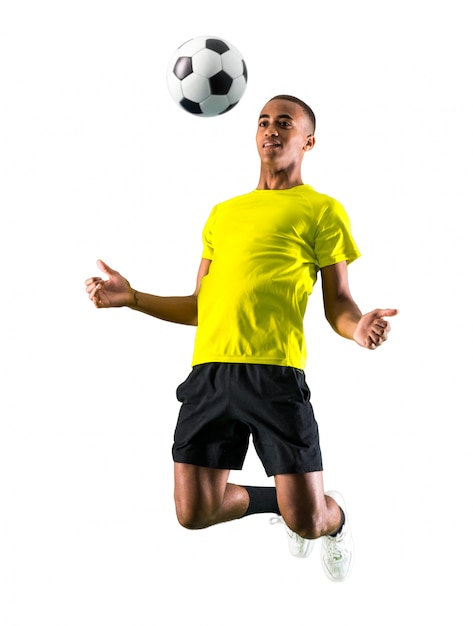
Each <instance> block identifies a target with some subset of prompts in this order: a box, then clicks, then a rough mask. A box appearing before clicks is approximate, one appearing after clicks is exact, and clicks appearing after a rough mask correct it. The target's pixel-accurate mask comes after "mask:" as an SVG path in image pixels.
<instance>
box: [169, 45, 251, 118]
mask: <svg viewBox="0 0 473 626" xmlns="http://www.w3.org/2000/svg"><path fill="white" fill-rule="evenodd" d="M247 80H248V71H247V68H246V63H245V61H244V59H243V57H242V55H241V53H240V52H239V50H237V48H235V46H233V45H232V44H231V43H229V42H228V41H225V40H224V39H220V38H219V37H195V38H194V39H190V40H189V41H186V42H185V43H183V44H182V45H181V46H179V48H178V49H177V50H176V51H175V52H174V54H173V56H172V57H171V60H170V61H169V65H168V70H167V85H168V89H169V93H170V94H171V97H172V98H173V100H174V101H175V102H177V104H179V105H180V106H181V107H182V108H183V109H185V110H186V111H187V112H188V113H192V114H194V115H198V116H201V117H214V116H216V115H221V114H222V113H226V112H227V111H230V109H232V108H233V107H234V106H235V105H236V104H238V102H239V101H240V100H241V98H242V96H243V93H244V92H245V89H246V84H247Z"/></svg>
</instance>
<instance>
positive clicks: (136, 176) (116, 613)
mask: <svg viewBox="0 0 473 626" xmlns="http://www.w3.org/2000/svg"><path fill="white" fill-rule="evenodd" d="M202 34H210V35H216V36H220V37H223V38H225V39H228V40H229V41H231V42H232V43H234V44H235V45H236V46H237V47H238V48H239V49H240V50H241V52H242V53H243V54H244V56H245V59H246V61H247V65H248V71H249V83H248V88H247V91H246V93H245V95H244V97H243V99H242V101H241V102H240V104H239V105H238V106H237V107H236V108H235V109H234V110H233V111H231V112H230V113H228V114H226V115H224V116H222V117H219V118H215V119H198V118H194V117H192V116H191V115H189V114H187V113H185V112H184V111H182V110H180V109H179V108H178V107H177V105H176V104H175V103H174V102H173V101H172V100H171V99H170V97H169V96H168V93H167V88H166V83H165V71H166V66H167V62H168V59H169V57H170V56H171V54H172V52H173V51H174V49H175V48H176V47H177V46H178V45H180V44H181V43H182V42H184V41H185V40H187V39H189V38H191V37H194V36H197V35H202ZM472 53H473V49H472V44H471V33H470V28H469V21H468V19H467V13H466V3H463V2H461V1H455V0H450V1H449V2H441V1H432V2H427V1H425V2H424V1H421V0H410V1H409V2H407V1H404V0H400V1H399V2H397V3H395V4H393V3H391V2H390V3H388V2H385V1H383V0H377V1H375V0H371V1H370V0H360V1H359V2H350V1H349V0H343V1H342V0H340V1H337V0H331V1H328V0H324V1H318V0H315V1H314V2H310V3H308V2H301V1H300V0H295V1H294V2H292V3H289V4H288V3H283V2H280V1H279V0H276V1H275V2H272V3H261V5H258V4H257V5H253V6H251V7H250V8H249V10H248V9H247V8H244V7H242V6H241V5H239V4H235V3H234V4H222V3H218V2H212V1H210V0H201V2H196V3H194V2H192V3H191V2H183V3H174V4H172V5H171V6H164V5H162V4H160V5H158V3H157V2H152V1H150V0H133V2H131V1H125V0H123V1H117V0H115V1H114V2H112V1H111V0H93V1H91V0H82V1H81V2H68V1H62V2H61V1H59V0H57V1H56V2H54V1H53V0H44V1H43V2H33V1H32V0H30V1H27V0H17V1H16V2H10V3H7V2H2V5H1V12H0V91H1V97H0V177H1V181H0V210H1V218H0V219H1V227H0V238H1V239H0V261H1V265H0V268H1V277H2V278H1V309H0V315H1V322H2V323H1V329H2V338H1V352H0V354H1V396H0V397H1V407H0V408H1V425H0V623H1V624H2V626H32V625H37V624H48V626H53V625H55V624H57V625H61V626H76V625H80V626H83V625H85V624H87V626H99V625H100V626H108V625H110V626H112V625H113V626H121V625H126V626H132V625H133V626H134V625H137V624H139V625H140V626H148V625H152V624H166V623H172V624H177V625H178V626H181V625H184V624H189V623H190V624H196V625H197V626H201V625H202V626H203V625H204V624H205V625H206V626H220V625H221V624H225V625H227V626H234V625H237V624H238V625H239V624H250V625H253V624H263V625H266V624H271V625H273V626H283V625H285V624H287V623H294V624H301V623H318V624H329V623H330V624H334V625H335V626H338V625H342V624H347V623H353V620H355V621H356V623H360V624H363V625H365V626H379V625H380V624H382V625H383V626H388V625H389V626H391V625H393V626H394V625H396V626H398V625H399V624H405V625H408V626H410V625H414V624H416V625H417V624H429V626H434V625H438V626H445V624H466V623H467V617H466V614H465V611H467V610H468V609H467V599H468V594H469V591H470V587H471V581H468V580H467V578H466V576H467V575H466V574H465V573H464V567H463V566H464V564H465V563H466V566H467V570H468V563H469V562H470V561H471V557H472V555H471V546H470V544H471V542H470V541H469V535H468V522H469V521H470V519H471V514H472V505H471V497H470V492H471V486H470V479H471V475H472V463H471V459H470V458H469V457H470V434H469V432H470V431H469V428H468V426H469V421H470V419H471V416H472V402H471V366H470V353H471V333H470V331H469V323H470V319H469V318H470V308H471V296H470V289H469V281H470V274H469V260H470V259H469V256H470V255H469V250H468V248H467V243H468V241H469V237H468V228H469V226H468V224H469V221H468V219H469V214H470V213H471V209H472V199H471V181H470V178H471V145H472V141H473V124H472V115H471V113H472V105H473V92H472V87H471V58H472ZM283 92H286V93H292V94H294V95H297V96H299V97H300V98H302V99H304V100H306V101H307V102H308V103H309V104H310V105H311V106H312V107H313V108H314V110H315V112H316V115H317V123H318V130H317V146H316V149H315V150H314V151H313V152H312V153H310V154H309V155H308V156H307V157H306V161H305V165H304V180H305V182H307V183H310V184H312V185H313V186H314V187H316V188H317V189H318V190H319V191H321V192H324V193H327V194H329V195H332V196H334V197H336V198H337V199H338V200H340V201H341V202H342V203H343V204H344V205H345V207H346V208H347V211H348V213H349V215H350V217H351V220H352V226H353V232H354V235H355V238H356V240H357V243H358V245H359V247H360V248H361V251H362V253H363V256H362V258H361V259H360V260H358V261H357V262H356V263H354V264H353V265H352V266H351V269H350V275H351V285H352V291H353V294H354V296H355V298H356V300H357V301H358V303H359V305H360V307H361V308H362V309H363V310H365V311H368V310H370V309H372V308H375V307H398V308H399V309H400V314H399V316H398V317H397V318H395V319H393V320H392V327H393V330H392V333H391V336H390V339H389V341H388V343H387V344H385V346H383V348H382V349H381V350H379V351H376V352H374V353H372V352H369V351H364V350H362V349H361V348H358V347H357V346H356V345H354V344H353V343H351V342H347V341H344V340H342V339H340V338H339V337H337V336H336V335H335V334H334V333H333V332H332V331H331V329H330V328H329V327H328V324H327V323H326V322H325V320H324V319H323V315H322V306H321V294H320V286H319V285H317V287H316V289H315V292H314V295H313V297H312V300H311V303H310V307H309V312H308V315H307V335H308V341H309V362H308V366H307V377H308V381H309V384H310V386H311V388H312V392H313V401H314V405H315V409H316V414H317V417H318V421H319V426H320V430H321V436H322V446H323V451H324V460H325V480H326V486H327V488H334V489H339V490H340V491H342V492H343V493H344V495H345V497H346V500H347V505H348V510H349V514H350V517H351V525H352V528H353V532H354V536H355V542H356V548H357V554H356V567H355V569H354V571H353V573H352V576H351V577H350V579H349V580H348V581H347V582H346V583H344V584H343V585H334V584H332V583H331V582H330V581H328V580H327V579H326V578H325V576H324V575H323V573H322V570H321V566H320V563H319V562H318V550H317V549H316V550H315V551H314V553H313V555H312V556H311V558H310V559H307V560H302V561H301V560H298V559H294V558H292V557H291V556H290V555H289V553H288V551H287V547H286V540H285V537H284V533H283V531H282V528H281V527H270V526H269V524H268V518H269V516H264V515H263V516H253V517H251V518H246V519H244V520H241V521H238V522H234V523H232V524H226V525H222V526H219V527H214V528H211V529H208V530H205V531H199V532H190V531H186V530H184V529H182V528H180V527H179V525H178V524H177V522H176V521H175V517H174V510H173V501H172V461H171V456H170V448H171V444H172V436H173V430H174V425H175V421H176V417H177V411H178V404H177V401H176V399H175V388H176V386H177V385H178V384H179V383H180V382H181V381H182V380H183V379H184V378H185V377H186V376H187V374H188V371H189V367H190V358H191V352H192V343H193V335H194V331H193V329H189V328H184V327H179V326H174V325H170V324H167V325H166V324H165V323H162V322H159V321H157V320H153V319H151V318H147V317H145V316H143V315H140V314H138V313H136V312H132V311H129V310H113V311H111V310H109V311H107V310H101V311H98V310H96V309H95V308H94V307H93V306H92V304H91V303H90V302H89V301H88V299H87V297H86V295H85V291H84V287H83V281H84V280H85V278H87V277H88V276H91V275H95V274H96V272H97V270H96V267H95V261H96V259H97V258H103V259H104V260H105V261H106V262H107V263H108V264H110V265H111V266H112V267H114V268H116V269H118V270H119V271H121V272H122V273H123V274H124V275H125V276H127V277H128V278H129V279H130V281H131V282H132V284H133V285H134V286H135V287H136V288H137V289H141V290H145V291H149V292H152V293H159V294H162V295H172V294H177V295H182V294H187V293H190V292H191V291H193V289H194V281H195V274H196V271H197V267H198V263H199V258H200V252H201V242H200V233H201V228H202V226H203V223H204V221H205V219H206V217H207V215H208V212H209V211H210V209H211V207H212V206H213V205H214V204H215V203H216V202H218V201H220V200H223V199H226V198H228V197H230V196H232V195H234V194H237V193H241V192H246V191H249V190H251V189H252V188H254V187H255V185H256V183H257V180H258V172H259V164H258V159H257V153H256V148H255V144H254V135H255V132H256V122H257V116H258V113H259V111H260V108H261V106H262V105H263V104H264V103H265V102H266V100H268V99H269V98H270V97H271V96H273V95H276V94H277V93H283ZM232 479H233V480H235V481H237V482H240V481H241V482H242V483H244V484H251V483H253V484H271V481H270V480H268V479H267V478H266V476H265V475H264V472H263V470H262V468H261V466H260V464H259V462H258V460H257V458H256V456H255V454H254V452H252V451H251V452H250V453H249V456H248V459H247V463H246V466H245V468H244V469H243V471H242V472H240V473H235V475H234V476H232ZM468 583H470V584H468Z"/></svg>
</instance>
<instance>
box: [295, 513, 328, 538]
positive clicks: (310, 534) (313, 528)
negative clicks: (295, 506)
mask: <svg viewBox="0 0 473 626" xmlns="http://www.w3.org/2000/svg"><path fill="white" fill-rule="evenodd" d="M284 521H285V522H286V524H287V526H288V527H289V528H290V529H291V530H292V531H294V532H295V533H297V534H298V535H299V536H300V537H303V538H304V539H319V538H320V537H323V536H325V535H326V534H327V533H328V530H329V528H328V524H327V520H326V519H325V518H323V517H321V516H319V515H312V516H304V517H297V516H293V517H292V518H291V516H289V517H288V518H287V519H285V520H284Z"/></svg>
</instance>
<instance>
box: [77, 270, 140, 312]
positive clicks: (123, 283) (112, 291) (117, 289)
mask: <svg viewBox="0 0 473 626" xmlns="http://www.w3.org/2000/svg"><path fill="white" fill-rule="evenodd" d="M97 266H98V268H99V269H100V271H101V272H103V273H104V274H106V275H107V280H104V279H103V278H100V277H97V276H94V277H93V278H88V279H87V280H86V281H85V285H86V291H87V293H88V294H89V299H90V300H92V302H93V303H94V304H95V306H96V307H97V308H98V309H103V308H109V307H120V306H129V305H131V304H133V303H134V295H133V294H134V291H133V289H132V288H131V286H130V283H129V282H128V281H127V280H126V278H124V277H123V276H122V275H121V274H119V273H118V272H116V271H115V270H112V268H111V267H109V266H108V265H106V264H105V263H104V262H103V261H101V260H100V259H99V260H98V261H97Z"/></svg>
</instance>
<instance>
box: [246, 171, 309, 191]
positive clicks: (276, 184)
mask: <svg viewBox="0 0 473 626" xmlns="http://www.w3.org/2000/svg"><path fill="white" fill-rule="evenodd" d="M302 184H303V182H302V177H301V172H300V170H297V171H295V172H294V171H293V172H291V171H290V170H279V171H278V170H268V169H264V168H262V169H261V172H260V177H259V182H258V186H257V187H256V189H291V188H292V187H297V186H298V185H302Z"/></svg>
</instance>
